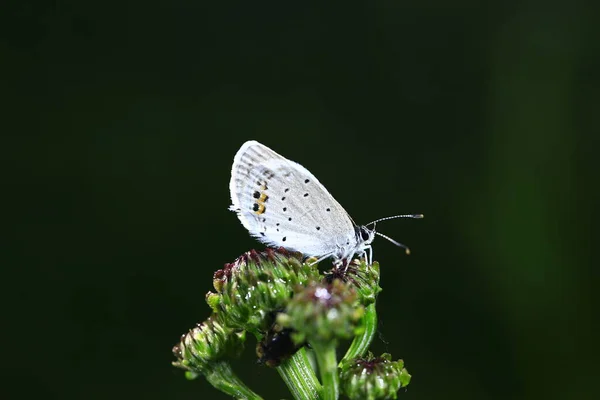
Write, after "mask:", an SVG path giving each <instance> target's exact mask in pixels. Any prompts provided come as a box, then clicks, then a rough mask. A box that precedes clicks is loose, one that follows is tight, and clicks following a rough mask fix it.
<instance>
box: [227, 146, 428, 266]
mask: <svg viewBox="0 0 600 400" xmlns="http://www.w3.org/2000/svg"><path fill="white" fill-rule="evenodd" d="M229 190H230V192H231V202H232V203H233V204H232V205H231V206H230V207H229V209H230V210H232V211H235V212H236V213H237V216H238V218H239V219H240V221H241V222H242V225H244V227H245V228H246V229H248V231H249V232H250V234H251V235H252V236H254V237H256V238H258V240H260V241H261V242H263V243H265V244H267V245H268V246H272V247H284V248H286V249H289V250H292V251H299V252H301V253H303V254H304V255H305V256H314V257H317V258H318V261H321V260H323V259H325V258H328V257H333V259H334V263H335V264H336V265H339V264H345V263H347V262H348V261H349V260H350V259H351V257H352V256H354V254H359V255H360V256H366V252H367V251H368V253H369V254H368V259H367V262H368V263H369V264H370V263H372V257H373V252H372V248H371V243H372V242H373V239H374V238H375V235H376V234H377V235H380V236H382V237H385V238H386V239H388V240H390V241H391V242H392V243H394V244H396V245H398V246H401V247H404V248H405V249H406V250H407V252H408V248H407V247H406V246H404V245H403V244H401V243H398V242H396V241H394V240H393V239H391V238H389V237H387V236H385V235H383V234H381V233H379V232H376V231H375V223H376V222H379V221H382V220H385V219H390V218H400V217H407V218H422V217H423V216H422V215H421V214H415V215H397V216H393V217H387V218H382V219H379V220H376V221H373V222H371V223H369V224H367V225H371V224H373V229H369V228H367V226H365V225H362V226H358V225H356V224H355V223H354V221H353V220H352V218H350V215H348V213H347V212H346V210H344V208H343V207H342V206H341V205H340V203H338V202H337V201H336V200H335V199H334V198H333V196H332V195H331V194H329V192H328V191H327V189H325V187H324V186H323V185H322V184H321V182H319V180H318V179H317V178H316V177H315V176H314V175H313V174H311V173H310V171H308V170H307V169H306V168H304V167H303V166H302V165H300V164H298V163H296V162H294V161H290V160H288V159H286V158H285V157H283V156H281V155H279V154H277V153H276V152H274V151H273V150H271V149H270V148H268V147H267V146H265V145H262V144H260V143H258V142H257V141H254V140H251V141H248V142H246V143H244V144H243V145H242V147H241V148H240V149H239V150H238V152H237V154H236V155H235V157H234V159H233V166H232V168H231V181H230V182H229ZM318 261H317V262H318Z"/></svg>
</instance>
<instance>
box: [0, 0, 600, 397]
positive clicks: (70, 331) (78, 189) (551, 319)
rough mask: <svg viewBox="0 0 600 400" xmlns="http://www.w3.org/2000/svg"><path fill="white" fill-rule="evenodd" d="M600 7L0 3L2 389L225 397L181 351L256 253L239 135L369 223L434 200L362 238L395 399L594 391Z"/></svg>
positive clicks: (256, 378)
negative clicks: (182, 363) (242, 186)
mask: <svg viewBox="0 0 600 400" xmlns="http://www.w3.org/2000/svg"><path fill="white" fill-rule="evenodd" d="M591 3H592V2H589V3H584V2H583V1H569V2H554V3H553V2H548V1H533V0H530V1H503V2H500V1H497V2H491V1H490V2H479V1H474V0H465V1H460V0H459V1H452V2H448V1H395V0H394V1H392V0H377V1H366V2H355V1H350V2H339V1H338V2H314V3H312V2H304V1H302V2H300V1H241V2H234V1H224V2H210V3H207V2H204V1H201V0H195V1H192V0H176V1H169V2H166V1H165V2H154V1H148V2H141V1H140V2H134V1H125V2H110V1H79V2H76V1H38V2H28V1H9V2H7V3H3V6H2V12H1V14H0V32H1V39H2V40H1V41H0V56H1V67H0V68H1V73H2V79H1V87H0V93H2V103H3V104H2V115H3V116H2V122H1V125H2V127H1V130H2V137H3V139H2V141H3V144H2V145H1V148H0V152H1V154H2V162H3V164H5V163H6V165H5V167H4V168H3V170H4V174H3V175H4V177H3V178H2V181H3V182H2V187H3V191H2V192H3V195H2V197H3V200H4V201H6V205H5V206H3V209H4V210H3V211H4V214H5V215H4V217H3V222H2V225H3V227H4V228H5V229H6V231H7V232H6V233H7V234H6V237H5V239H3V240H2V242H3V246H2V248H3V250H2V255H1V256H0V257H1V260H2V261H1V264H2V297H3V299H2V307H3V309H5V311H3V318H2V319H3V322H2V331H3V333H4V335H8V336H7V337H5V338H4V339H3V340H2V341H3V348H4V349H5V350H3V361H2V366H3V372H2V375H3V378H4V379H6V380H7V384H3V385H2V389H0V391H2V392H4V391H6V395H7V396H3V398H24V396H26V395H31V394H36V395H38V396H39V398H40V399H83V398H85V399H121V398H123V399H125V398H129V399H131V398H143V399H202V398H204V399H205V398H211V399H222V398H226V397H225V396H222V395H220V393H218V392H217V391H215V390H214V389H212V387H210V385H208V384H207V383H206V382H205V381H204V380H203V379H199V380H197V381H193V382H188V381H186V380H185V379H184V377H183V373H182V372H181V371H179V370H177V369H175V368H173V367H172V366H171V365H170V363H171V361H172V360H173V356H172V354H171V347H172V346H173V345H174V344H175V343H176V342H177V340H178V339H179V336H180V334H181V333H184V332H186V331H187V329H188V328H191V327H192V326H193V325H194V324H195V323H196V322H199V321H202V320H204V319H205V318H206V317H207V316H208V315H209V309H208V306H207V305H206V304H205V302H204V295H205V293H206V292H207V291H208V290H210V289H211V283H212V274H213V271H214V270H216V269H218V268H220V267H222V265H223V264H224V263H225V262H230V261H232V260H233V259H235V258H236V257H237V256H238V255H240V254H241V253H242V252H244V251H246V250H249V249H251V248H258V249H261V248H262V246H261V245H260V244H259V243H257V242H256V241H254V240H253V239H252V238H250V236H249V235H248V233H247V232H246V230H245V229H244V228H243V227H242V226H241V224H240V223H239V222H238V220H237V218H236V217H235V215H234V214H233V213H231V212H229V211H227V206H228V205H229V204H230V203H229V191H228V181H229V175H230V168H231V163H232V159H233V156H234V154H235V152H236V151H237V150H238V148H239V146H240V145H241V144H242V143H243V142H244V141H246V140H248V139H256V140H259V141H261V142H263V143H264V144H266V145H268V146H270V147H272V148H273V149H274V150H276V151H277V152H279V153H281V154H283V155H285V156H286V157H288V158H290V159H292V160H295V161H297V162H300V163H301V164H303V165H304V166H305V167H307V168H308V169H310V170H311V172H313V173H314V174H315V175H316V176H317V177H318V178H319V179H320V180H321V182H322V183H323V184H325V185H326V187H327V188H328V189H329V190H330V191H331V193H332V194H333V195H334V196H335V197H336V198H337V199H338V201H339V202H340V203H341V204H343V205H344V207H345V208H346V209H347V210H348V212H349V213H350V214H351V215H352V216H353V218H354V219H355V220H356V221H357V222H359V223H366V222H369V221H371V220H373V219H376V218H379V217H384V216H388V215H393V214H397V213H412V212H422V213H424V214H425V215H426V218H425V219H424V220H421V221H413V220H395V221H387V222H385V223H381V224H378V228H379V229H380V230H381V232H383V233H385V234H387V235H390V236H391V237H393V238H395V239H397V240H399V241H401V242H403V243H406V244H407V245H409V246H410V247H411V249H412V251H413V254H412V255H411V256H410V257H407V256H405V255H403V252H402V251H401V250H400V249H398V248H396V247H394V246H393V245H391V244H390V243H387V242H386V241H385V240H382V239H381V238H379V239H378V240H377V241H376V242H375V246H374V249H375V253H374V254H375V259H376V260H378V261H380V263H381V266H382V282H381V284H382V286H383V289H384V291H383V292H382V294H381V296H380V298H379V303H378V309H379V311H380V313H379V315H380V318H381V320H382V323H381V326H380V331H381V334H382V335H383V337H384V339H385V340H386V341H388V342H389V344H388V345H386V344H385V343H384V342H383V341H382V340H380V339H377V340H376V342H375V344H374V349H375V351H377V352H383V351H389V352H391V353H392V355H393V356H394V357H395V358H403V359H404V360H405V362H406V365H407V367H408V370H409V371H410V372H411V373H412V374H413V381H412V382H411V385H410V386H409V387H408V391H406V392H402V393H400V395H401V397H402V398H406V399H448V398H456V399H506V398H511V399H550V398H561V399H596V398H600V389H598V387H599V386H598V384H597V380H598V373H599V372H600V371H599V368H598V367H597V362H598V361H597V359H598V357H597V356H598V353H597V350H598V345H597V339H598V332H596V333H594V330H593V328H594V324H595V323H598V308H597V306H598V300H599V298H598V289H597V288H598V278H599V272H598V257H597V255H596V254H593V246H594V244H595V243H596V242H595V241H594V240H593V236H592V235H593V230H594V223H593V221H594V220H595V218H596V217H597V208H596V207H595V206H596V205H597V198H598V168H599V166H600V165H599V162H598V156H597V151H598V148H599V147H598V145H599V141H598V133H599V132H600V94H599V93H600V85H599V83H600V56H599V54H600V51H599V50H600V49H599V47H600V45H599V43H600V41H599V40H598V38H599V37H600V28H599V25H598V23H597V20H595V19H597V17H596V16H597V13H595V8H593V6H591V5H588V4H591ZM594 261H595V262H594ZM4 335H3V336H4ZM253 347H254V342H253V340H249V343H248V346H247V349H246V354H245V357H244V359H243V360H241V361H239V362H236V363H234V368H235V370H236V371H237V372H238V373H239V375H240V376H242V377H243V379H245V380H247V382H248V383H249V385H250V386H251V387H252V388H253V389H255V390H256V391H257V392H258V393H260V394H262V395H263V396H264V397H265V398H266V399H279V398H282V397H287V398H290V397H291V396H290V395H289V394H288V393H287V391H286V388H285V386H284V385H283V383H281V380H280V378H279V376H278V374H277V373H276V372H275V371H274V370H269V369H267V368H266V367H265V368H259V367H256V366H255V364H254V357H253Z"/></svg>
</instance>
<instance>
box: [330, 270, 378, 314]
mask: <svg viewBox="0 0 600 400" xmlns="http://www.w3.org/2000/svg"><path fill="white" fill-rule="evenodd" d="M335 279H339V280H341V281H343V282H348V283H350V284H351V285H352V286H353V287H354V288H355V289H356V291H357V292H358V296H359V298H360V303H361V304H362V305H364V306H368V305H369V304H372V303H375V299H376V298H377V295H378V294H379V292H381V290H382V289H381V286H379V263H378V262H374V263H373V264H372V265H367V263H366V262H365V260H359V259H354V260H352V262H350V264H348V266H347V267H342V268H340V267H334V268H333V269H331V270H330V271H329V272H327V273H326V274H325V281H326V282H330V283H331V282H333V281H334V280H335Z"/></svg>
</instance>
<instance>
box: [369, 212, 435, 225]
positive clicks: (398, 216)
mask: <svg viewBox="0 0 600 400" xmlns="http://www.w3.org/2000/svg"><path fill="white" fill-rule="evenodd" d="M423 217H424V215H423V214H403V215H392V216H391V217H384V218H379V219H376V220H375V221H372V222H369V223H368V224H367V225H371V224H374V223H377V222H380V221H385V220H388V219H396V218H417V219H420V218H423Z"/></svg>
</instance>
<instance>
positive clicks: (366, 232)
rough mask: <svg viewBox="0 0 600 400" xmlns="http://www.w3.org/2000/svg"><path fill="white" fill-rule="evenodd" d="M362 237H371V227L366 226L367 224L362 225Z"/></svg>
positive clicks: (367, 238)
mask: <svg viewBox="0 0 600 400" xmlns="http://www.w3.org/2000/svg"><path fill="white" fill-rule="evenodd" d="M360 237H361V239H362V240H365V241H366V240H369V239H370V238H371V231H370V230H369V228H367V227H365V226H361V227H360Z"/></svg>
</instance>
